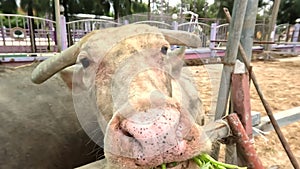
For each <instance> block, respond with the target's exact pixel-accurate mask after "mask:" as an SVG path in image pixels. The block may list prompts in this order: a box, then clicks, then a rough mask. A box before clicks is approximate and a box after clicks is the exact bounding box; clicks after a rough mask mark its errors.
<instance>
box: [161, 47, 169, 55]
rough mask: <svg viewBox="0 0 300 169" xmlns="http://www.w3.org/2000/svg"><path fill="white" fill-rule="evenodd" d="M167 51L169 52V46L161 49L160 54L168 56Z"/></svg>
mask: <svg viewBox="0 0 300 169" xmlns="http://www.w3.org/2000/svg"><path fill="white" fill-rule="evenodd" d="M167 51H168V47H167V46H163V47H161V49H160V52H161V53H163V54H165V55H166V54H167Z"/></svg>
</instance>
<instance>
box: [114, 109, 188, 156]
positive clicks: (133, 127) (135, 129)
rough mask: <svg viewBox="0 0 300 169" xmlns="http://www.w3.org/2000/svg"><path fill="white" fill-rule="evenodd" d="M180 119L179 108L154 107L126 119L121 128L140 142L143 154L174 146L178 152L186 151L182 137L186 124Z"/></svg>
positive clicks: (154, 153) (156, 153)
mask: <svg viewBox="0 0 300 169" xmlns="http://www.w3.org/2000/svg"><path fill="white" fill-rule="evenodd" d="M180 120H181V119H180V112H179V111H178V110H177V109H174V108H164V109H159V108H154V109H149V110H147V111H146V112H138V113H136V114H134V115H132V116H130V117H128V118H126V119H124V120H123V121H122V122H121V124H120V128H121V130H122V132H123V133H124V135H127V136H130V137H133V138H134V139H135V140H136V141H138V142H139V146H140V148H141V149H142V152H143V156H148V157H151V156H155V155H158V154H162V153H164V152H168V150H170V149H174V148H176V149H177V151H176V153H181V152H182V151H184V146H183V143H182V138H183V133H184V132H183V130H184V128H185V126H183V124H181V123H180Z"/></svg>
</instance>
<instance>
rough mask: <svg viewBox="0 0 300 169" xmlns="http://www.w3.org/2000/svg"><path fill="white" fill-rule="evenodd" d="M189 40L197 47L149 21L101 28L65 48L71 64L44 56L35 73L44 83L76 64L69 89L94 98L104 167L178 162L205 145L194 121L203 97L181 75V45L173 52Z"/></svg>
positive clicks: (190, 37)
mask: <svg viewBox="0 0 300 169" xmlns="http://www.w3.org/2000/svg"><path fill="white" fill-rule="evenodd" d="M108 35H109V36H108ZM182 35H183V38H182ZM194 43H195V44H200V43H199V42H198V39H197V37H196V36H194V35H192V34H188V33H183V32H170V31H165V30H159V29H157V28H155V27H151V26H147V25H127V26H123V27H120V28H111V29H106V30H102V31H98V32H93V33H91V34H90V35H88V36H87V37H85V38H84V39H83V40H81V42H80V43H79V44H77V47H71V49H72V48H73V49H75V50H73V49H72V52H69V51H66V52H65V53H67V54H68V53H72V54H73V55H74V53H75V54H76V57H74V58H73V60H72V61H70V62H69V63H66V64H65V65H60V66H53V65H55V64H56V63H58V61H56V60H54V59H52V60H49V61H48V60H47V61H46V62H45V63H43V64H44V65H41V66H40V67H38V68H37V69H36V71H35V72H33V76H32V78H33V81H35V82H37V83H41V82H43V81H44V80H46V79H47V78H49V77H50V76H51V75H52V74H54V73H56V72H57V71H59V70H61V69H62V68H64V67H66V66H68V65H71V64H75V62H76V63H77V65H81V66H79V68H78V69H76V70H75V73H74V77H73V94H78V93H80V92H81V91H85V92H87V93H89V94H90V95H94V98H95V100H94V102H95V105H96V107H97V108H96V109H97V110H98V112H97V114H98V118H99V119H98V121H99V126H100V127H101V129H102V131H103V133H105V137H104V151H105V157H106V161H107V164H106V165H107V168H124V169H125V168H126V169H131V168H153V167H156V166H158V165H160V164H162V163H170V162H174V161H176V162H183V161H187V160H188V159H190V158H192V157H194V156H195V155H198V154H200V153H201V152H203V151H207V150H209V148H210V147H209V145H210V144H209V141H208V140H207V139H206V136H205V134H204V132H203V131H202V128H201V127H200V125H199V121H200V120H199V119H201V117H202V112H201V101H200V99H199V98H198V96H197V94H196V93H197V92H195V91H196V90H195V88H194V86H193V85H192V82H191V80H190V79H189V76H188V75H186V74H185V72H181V67H182V65H183V61H182V60H183V55H184V49H185V48H184V47H183V48H179V49H177V50H175V51H172V52H171V51H170V45H174V44H178V45H185V46H197V45H193V44H194ZM74 51H75V52H74ZM73 55H72V56H68V57H66V58H71V57H73ZM65 60H67V59H65ZM70 60H71V59H70ZM47 62H48V63H49V64H50V66H49V64H47ZM49 69H50V71H49ZM49 72H50V73H49ZM45 74H47V75H46V76H45ZM77 99H78V98H77ZM75 100H76V99H75ZM82 106H84V105H80V107H82ZM86 113H88V112H86ZM185 168H191V167H188V166H186V167H185Z"/></svg>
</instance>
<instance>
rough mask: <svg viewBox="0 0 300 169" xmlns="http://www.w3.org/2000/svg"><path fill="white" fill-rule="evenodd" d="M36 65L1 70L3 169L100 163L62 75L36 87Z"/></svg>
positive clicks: (47, 168) (0, 164)
mask: <svg viewBox="0 0 300 169" xmlns="http://www.w3.org/2000/svg"><path fill="white" fill-rule="evenodd" d="M33 67H34V66H26V67H22V68H18V69H7V68H3V67H0V68H1V69H0V168H1V169H70V168H74V167H77V166H80V165H83V164H86V163H88V162H92V161H94V160H96V158H97V155H96V151H99V149H98V148H97V146H95V144H94V143H93V142H91V141H90V138H89V137H88V136H87V135H86V134H85V132H84V131H83V130H82V129H81V127H80V124H79V122H78V120H77V117H76V113H75V111H74V106H73V103H72V97H71V92H70V90H69V89H68V88H67V87H66V85H65V84H64V82H63V81H62V80H61V79H60V78H59V77H54V78H52V79H51V80H49V82H48V83H45V84H43V85H35V84H33V83H32V82H31V81H30V74H31V72H32V70H33ZM98 157H101V153H100V154H98Z"/></svg>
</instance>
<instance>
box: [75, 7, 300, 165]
mask: <svg viewBox="0 0 300 169" xmlns="http://www.w3.org/2000/svg"><path fill="white" fill-rule="evenodd" d="M250 2H251V3H253V2H252V1H248V7H249V4H251V3H250ZM235 3H236V4H235V6H239V8H235V12H236V13H238V14H245V15H247V12H246V11H243V10H245V9H246V6H247V3H246V2H235ZM254 4H255V3H254ZM248 14H249V13H248ZM233 17H234V21H235V23H233V24H232V23H231V30H230V33H229V38H228V41H229V43H228V46H227V48H228V49H229V50H227V51H226V56H225V58H224V62H223V65H222V69H223V73H222V78H221V82H220V84H221V85H220V91H219V96H218V97H219V99H218V100H217V103H216V104H217V108H216V110H215V111H216V113H217V114H216V117H215V119H216V120H217V119H220V118H223V117H224V116H225V114H224V113H226V114H227V113H228V114H229V115H228V116H227V117H226V120H227V121H226V120H225V121H224V122H225V123H226V124H229V126H230V127H231V131H232V133H233V136H240V135H241V136H242V138H237V137H236V138H234V139H233V140H230V139H227V140H226V141H233V142H236V143H237V146H236V145H235V144H230V142H226V143H227V147H228V148H226V150H227V155H226V156H227V157H226V160H227V162H229V163H236V162H237V161H236V160H237V159H236V156H237V155H236V154H235V153H236V152H237V153H239V155H241V154H242V155H243V157H242V160H241V159H239V160H241V161H243V162H244V163H241V165H247V166H248V167H249V168H263V166H262V163H261V162H260V161H259V159H258V158H257V156H255V151H254V147H253V145H252V143H251V141H250V139H251V137H252V124H251V123H252V121H251V120H249V118H245V117H251V115H250V114H241V112H244V113H250V112H249V108H250V107H249V106H250V96H249V93H250V91H249V90H250V86H249V83H248V82H249V79H252V81H253V84H254V86H255V87H256V90H257V92H258V94H259V97H260V99H261V100H262V102H263V105H264V106H265V109H266V111H267V115H268V116H269V117H270V119H271V120H269V121H268V120H267V122H266V123H269V126H270V124H273V125H274V126H275V127H274V128H275V130H276V132H277V133H278V135H279V138H280V141H281V142H282V144H283V145H284V148H285V150H286V152H287V154H288V156H289V157H290V159H291V162H292V164H293V166H294V168H299V167H298V164H297V161H296V159H295V157H293V154H292V153H291V150H290V148H289V145H288V144H287V143H286V141H285V139H284V137H283V135H282V133H281V131H280V128H279V127H278V126H277V124H276V123H277V122H276V121H275V118H274V117H273V115H272V112H271V110H270V107H269V106H268V104H267V103H266V99H265V98H264V96H263V95H262V91H261V90H260V87H259V86H258V84H257V81H256V76H255V74H254V72H253V71H251V69H250V63H249V61H248V60H249V57H247V56H251V54H249V51H251V50H249V48H250V49H251V47H249V46H242V45H240V39H241V38H240V37H241V34H242V31H243V30H242V27H243V24H249V21H248V23H247V22H246V21H244V18H243V17H241V18H237V16H236V15H235V16H233ZM243 22H244V23H243ZM250 22H252V21H250ZM78 36H79V35H78ZM80 36H81V35H80ZM78 39H79V38H78ZM242 44H243V42H242ZM245 44H252V43H245V42H244V45H245ZM238 50H239V51H240V54H239V55H238ZM237 57H239V58H240V60H241V61H243V62H244V64H245V66H244V72H239V75H236V74H234V73H233V71H234V69H235V68H234V66H236V65H237V64H238V63H237V62H236V60H237ZM242 65H243V64H242ZM290 66H291V65H290ZM241 67H243V66H241ZM295 67H296V66H295ZM232 73H233V74H232ZM248 75H250V77H248ZM230 88H231V89H230ZM230 91H232V94H229V93H230ZM235 92H236V93H235ZM237 95H238V97H237ZM230 97H231V99H229V98H230ZM241 97H243V99H241ZM228 100H230V103H231V104H230V106H228V102H229V101H228ZM241 100H242V101H241ZM296 105H298V103H296ZM227 107H229V108H227ZM294 111H297V112H299V110H298V109H296V110H294ZM233 112H236V113H237V114H238V115H239V117H240V119H238V118H237V116H235V113H233ZM298 114H299V113H296V114H292V113H291V115H293V117H297V118H299V117H298V116H297V115H298ZM280 119H281V118H278V119H277V121H280ZM239 121H241V123H240V122H239ZM224 122H222V123H224ZM222 123H221V124H218V125H217V127H216V128H217V129H218V127H220V128H221V129H220V128H219V129H220V135H217V134H218V131H219V130H217V129H216V128H213V130H214V132H215V133H214V134H216V135H211V138H212V139H217V138H219V137H220V136H222V137H226V136H228V130H229V128H227V125H225V124H222ZM234 124H238V125H237V126H238V127H239V128H234V127H237V126H235V125H234ZM241 125H244V126H243V127H241ZM242 139H244V140H243V141H242ZM215 147H218V145H217V144H215ZM236 148H237V149H236ZM216 149H218V148H216ZM245 150H246V151H247V152H245ZM248 152H251V153H252V154H251V155H250V157H249V154H248ZM234 154H235V155H234ZM247 155H248V156H247ZM217 156H218V155H217V153H216V154H215V158H217ZM239 158H240V157H239Z"/></svg>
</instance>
